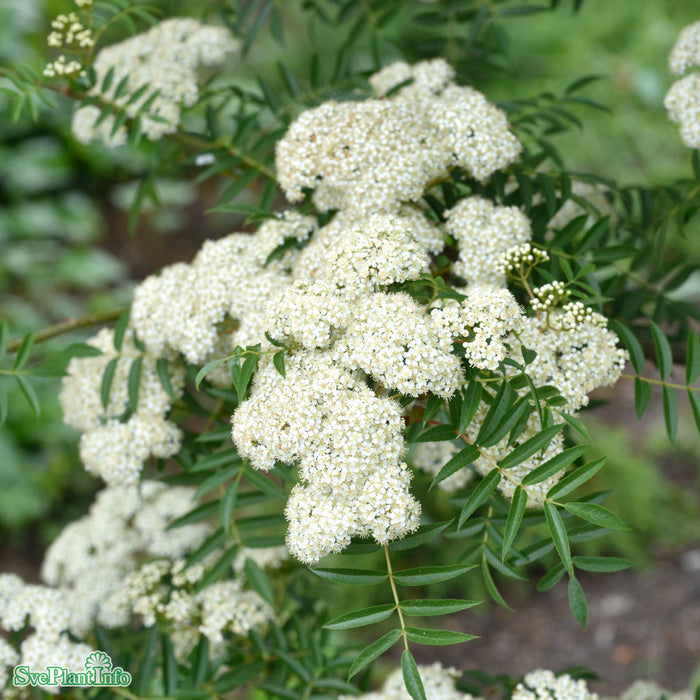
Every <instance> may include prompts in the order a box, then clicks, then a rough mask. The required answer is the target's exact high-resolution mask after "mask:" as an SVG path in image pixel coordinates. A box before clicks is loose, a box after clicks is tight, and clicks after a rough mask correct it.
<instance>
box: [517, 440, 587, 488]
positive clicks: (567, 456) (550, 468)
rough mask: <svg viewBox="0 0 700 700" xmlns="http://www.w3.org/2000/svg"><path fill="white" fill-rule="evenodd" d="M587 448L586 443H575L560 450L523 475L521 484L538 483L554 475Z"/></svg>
mask: <svg viewBox="0 0 700 700" xmlns="http://www.w3.org/2000/svg"><path fill="white" fill-rule="evenodd" d="M587 449H588V445H576V446H575V447H570V448H569V449H568V450H564V451H563V452H560V453H559V454H558V455H554V457H552V458H551V459H548V460H547V461H546V462H544V463H543V464H540V466H539V467H537V468H536V469H533V470H532V471H531V472H530V473H529V474H528V475H527V476H525V478H524V479H523V486H530V485H531V484H539V483H540V482H541V481H544V480H545V479H548V478H549V477H550V476H554V474H556V473H557V472H559V471H561V470H562V469H564V467H568V466H569V464H571V463H572V462H574V461H576V460H577V459H578V458H579V457H580V456H581V455H582V454H583V453H584V452H585V451H586V450H587Z"/></svg>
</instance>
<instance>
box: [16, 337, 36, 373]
mask: <svg viewBox="0 0 700 700" xmlns="http://www.w3.org/2000/svg"><path fill="white" fill-rule="evenodd" d="M33 347H34V333H27V335H25V336H24V339H23V340H22V344H21V345H20V346H19V350H17V355H16V357H15V361H14V363H13V364H12V369H13V370H18V369H22V367H24V365H26V364H27V362H28V360H29V357H30V355H31V354H32V348H33Z"/></svg>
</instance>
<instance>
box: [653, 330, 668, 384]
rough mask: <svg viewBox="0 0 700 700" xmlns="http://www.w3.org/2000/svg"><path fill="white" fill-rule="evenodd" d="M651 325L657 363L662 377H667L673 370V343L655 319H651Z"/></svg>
mask: <svg viewBox="0 0 700 700" xmlns="http://www.w3.org/2000/svg"><path fill="white" fill-rule="evenodd" d="M649 326H650V328H651V337H652V340H653V341H654V350H655V351H656V364H657V367H658V368H659V373H660V374H661V378H662V379H666V377H668V376H669V375H670V374H671V372H672V371H673V355H672V354H671V345H670V344H669V342H668V338H667V337H666V336H665V335H664V332H663V331H662V330H661V329H660V328H659V327H658V326H657V325H656V324H655V323H654V322H653V321H649Z"/></svg>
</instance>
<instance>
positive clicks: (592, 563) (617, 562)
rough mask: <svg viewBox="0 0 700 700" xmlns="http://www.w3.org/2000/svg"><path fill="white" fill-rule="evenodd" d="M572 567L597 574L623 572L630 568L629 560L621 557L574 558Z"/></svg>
mask: <svg viewBox="0 0 700 700" xmlns="http://www.w3.org/2000/svg"><path fill="white" fill-rule="evenodd" d="M573 561H574V566H576V567H578V568H579V569H583V570H584V571H594V572H599V573H610V572H613V571H623V570H624V569H629V568H630V566H632V562H631V561H630V560H629V559H622V558H621V557H574V559H573Z"/></svg>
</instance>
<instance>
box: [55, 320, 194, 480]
mask: <svg viewBox="0 0 700 700" xmlns="http://www.w3.org/2000/svg"><path fill="white" fill-rule="evenodd" d="M88 344H89V345H91V346H92V347H94V348H96V349H97V350H99V351H100V352H101V354H99V355H97V356H95V357H91V356H88V357H76V358H73V359H72V360H71V361H70V362H69V364H68V368H67V375H66V376H65V377H64V379H63V381H62V384H61V391H60V393H59V401H60V403H61V407H62V408H63V416H64V420H65V422H66V423H67V424H68V425H70V426H72V427H75V428H78V429H79V430H81V431H83V435H82V436H81V438H80V456H81V459H82V461H83V464H84V466H85V468H86V469H87V470H88V471H89V472H92V473H94V474H96V475H97V476H100V477H101V478H103V479H104V480H105V481H107V482H108V483H115V484H116V483H119V484H133V483H135V482H136V481H137V479H138V477H139V474H140V473H141V469H142V466H143V463H144V460H146V459H147V458H149V457H151V456H153V457H160V458H166V457H170V456H172V455H173V454H175V453H176V452H177V451H178V450H179V449H180V439H181V433H180V430H179V429H178V427H177V426H176V425H175V424H174V423H172V422H170V421H169V420H167V418H166V414H167V413H168V411H169V410H170V407H171V403H172V399H171V398H170V396H169V395H168V392H166V390H165V389H164V388H163V385H162V383H161V380H160V378H159V376H158V369H157V363H158V361H159V360H160V359H166V360H168V359H169V360H173V359H174V358H173V355H172V353H167V356H166V357H164V358H161V357H159V356H157V355H154V354H153V353H149V352H148V351H146V352H144V351H142V350H141V349H140V348H139V347H138V346H137V345H136V342H135V339H134V336H133V332H132V331H131V330H128V331H127V332H126V333H125V335H124V338H123V342H122V345H121V349H120V350H116V348H115V347H114V332H113V331H111V330H108V329H103V330H101V331H100V332H99V333H97V335H95V336H93V337H92V338H91V339H90V340H88ZM135 362H139V363H140V383H139V390H138V403H137V405H136V410H135V411H133V412H132V413H131V415H128V409H129V403H130V402H129V376H130V374H131V370H132V367H133V366H134V363H135ZM110 366H111V367H112V369H113V374H112V381H111V386H110V392H109V399H108V401H107V404H106V406H104V405H103V403H102V381H103V377H104V375H105V372H107V371H108V368H109V367H110ZM167 368H168V376H169V378H170V384H171V387H172V391H173V394H174V395H175V396H179V395H180V394H181V393H182V390H183V386H184V369H183V368H182V366H181V365H180V364H178V363H176V362H169V363H167ZM127 415H128V418H126V420H125V417H126V416H127Z"/></svg>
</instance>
